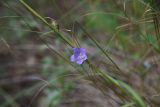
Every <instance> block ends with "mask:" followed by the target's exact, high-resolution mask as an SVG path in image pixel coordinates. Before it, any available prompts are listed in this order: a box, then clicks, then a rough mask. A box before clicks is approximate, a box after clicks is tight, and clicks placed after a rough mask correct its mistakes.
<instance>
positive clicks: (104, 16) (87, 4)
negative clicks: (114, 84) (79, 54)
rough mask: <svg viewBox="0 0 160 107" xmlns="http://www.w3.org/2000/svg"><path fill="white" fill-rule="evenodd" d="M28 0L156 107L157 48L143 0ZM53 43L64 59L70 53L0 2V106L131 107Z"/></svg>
mask: <svg viewBox="0 0 160 107" xmlns="http://www.w3.org/2000/svg"><path fill="white" fill-rule="evenodd" d="M25 1H26V2H27V3H28V4H29V5H30V6H31V7H32V8H33V9H35V10H36V11H37V12H38V13H39V14H41V15H42V16H43V17H44V18H45V19H46V20H47V21H48V22H49V23H53V24H57V25H58V26H59V31H60V32H62V33H64V34H65V35H66V37H67V38H71V39H72V38H73V37H72V36H74V37H76V38H77V40H78V41H79V43H80V44H81V46H83V47H85V48H86V49H87V54H88V56H89V58H90V59H91V60H92V61H93V63H94V64H96V65H97V66H98V67H100V68H101V69H103V70H105V71H106V72H107V73H109V74H110V75H112V76H113V77H115V78H118V79H121V80H123V81H125V82H126V83H128V84H130V85H131V86H132V87H134V89H135V90H136V91H137V92H138V93H139V94H140V95H141V96H142V98H143V99H144V101H145V102H146V104H147V105H148V106H149V107H159V106H160V85H159V83H160V76H159V75H160V56H159V50H160V48H159V43H158V42H159V41H158V40H157V39H156V36H155V35H156V32H155V26H154V22H153V17H154V15H153V14H152V11H151V7H150V6H149V4H148V3H145V2H144V1H141V0H37V1H36V0H25ZM76 21H78V22H79V23H80V24H81V25H82V26H83V27H84V28H85V30H86V31H87V32H88V33H89V34H90V35H92V36H93V37H95V38H96V40H97V41H98V42H100V43H101V45H102V46H103V47H104V48H105V49H106V50H107V51H108V52H109V54H110V56H111V57H112V58H113V60H114V61H115V62H116V63H117V65H118V66H119V67H120V68H121V70H122V72H116V70H115V67H113V66H110V63H109V62H108V60H105V59H104V56H103V55H102V53H100V51H99V50H98V49H97V48H96V46H95V44H93V43H92V41H90V40H89V39H88V38H87V37H86V35H85V34H84V32H83V31H82V30H81V29H80V27H79V26H78V25H77V24H76V23H75V22H76ZM158 29H159V28H158ZM40 37H41V38H42V39H41V38H40ZM43 40H44V41H45V42H44V41H43ZM48 46H49V47H50V48H48ZM52 48H53V49H56V50H58V51H59V52H60V53H61V54H62V55H63V56H65V57H67V58H68V59H69V58H70V56H71V54H72V52H71V49H70V48H69V47H67V45H66V44H65V43H64V42H63V41H62V40H60V39H59V38H58V37H57V36H56V35H55V34H53V33H51V31H50V29H49V28H48V27H47V26H45V25H44V24H43V23H42V22H41V21H40V20H38V19H37V18H36V17H34V16H33V14H31V13H30V12H28V11H27V10H26V8H25V7H24V6H23V5H22V4H21V3H20V2H19V1H18V0H1V1H0V107H134V106H132V104H131V106H130V105H129V106H127V105H126V106H123V102H125V101H122V99H121V97H123V95H122V96H121V97H119V96H117V95H116V94H115V93H114V91H113V90H112V89H111V88H110V87H107V88H105V91H106V93H107V95H106V96H104V95H103V93H101V92H100V90H99V89H97V88H96V87H95V86H93V84H92V83H90V81H87V80H85V79H84V76H82V75H80V74H79V72H78V71H76V70H75V69H73V68H72V67H71V66H70V65H69V64H68V63H66V62H65V61H64V60H63V59H62V58H61V57H59V56H57V55H56V54H55V53H54V52H53V51H52Z"/></svg>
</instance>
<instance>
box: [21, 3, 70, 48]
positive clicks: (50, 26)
mask: <svg viewBox="0 0 160 107" xmlns="http://www.w3.org/2000/svg"><path fill="white" fill-rule="evenodd" d="M19 2H20V3H21V4H22V5H23V6H25V7H26V8H27V9H28V10H29V11H30V12H31V13H32V14H33V15H34V16H36V17H37V18H38V19H40V20H41V21H42V22H43V23H44V24H45V25H47V26H48V27H49V28H50V29H51V30H53V31H54V33H55V34H56V35H58V36H59V37H60V38H61V39H62V40H63V41H65V42H66V43H67V44H68V45H69V46H71V47H73V45H72V43H71V41H69V40H68V39H67V38H66V37H65V36H63V35H62V34H61V33H59V32H58V31H57V30H56V29H55V27H54V26H53V25H51V24H49V23H48V22H47V21H46V20H45V18H43V17H42V16H41V15H40V14H38V13H37V12H36V11H35V10H33V9H32V8H31V7H30V6H29V5H28V4H27V3H26V2H24V0H19Z"/></svg>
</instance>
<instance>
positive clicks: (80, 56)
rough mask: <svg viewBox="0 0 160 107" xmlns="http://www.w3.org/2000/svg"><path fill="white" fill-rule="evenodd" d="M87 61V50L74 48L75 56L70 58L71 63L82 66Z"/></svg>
mask: <svg viewBox="0 0 160 107" xmlns="http://www.w3.org/2000/svg"><path fill="white" fill-rule="evenodd" d="M86 59H87V55H86V49H85V48H73V55H72V56H71V57H70V60H71V62H76V63H77V64H79V65H81V64H82V63H83V61H85V60H86Z"/></svg>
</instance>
